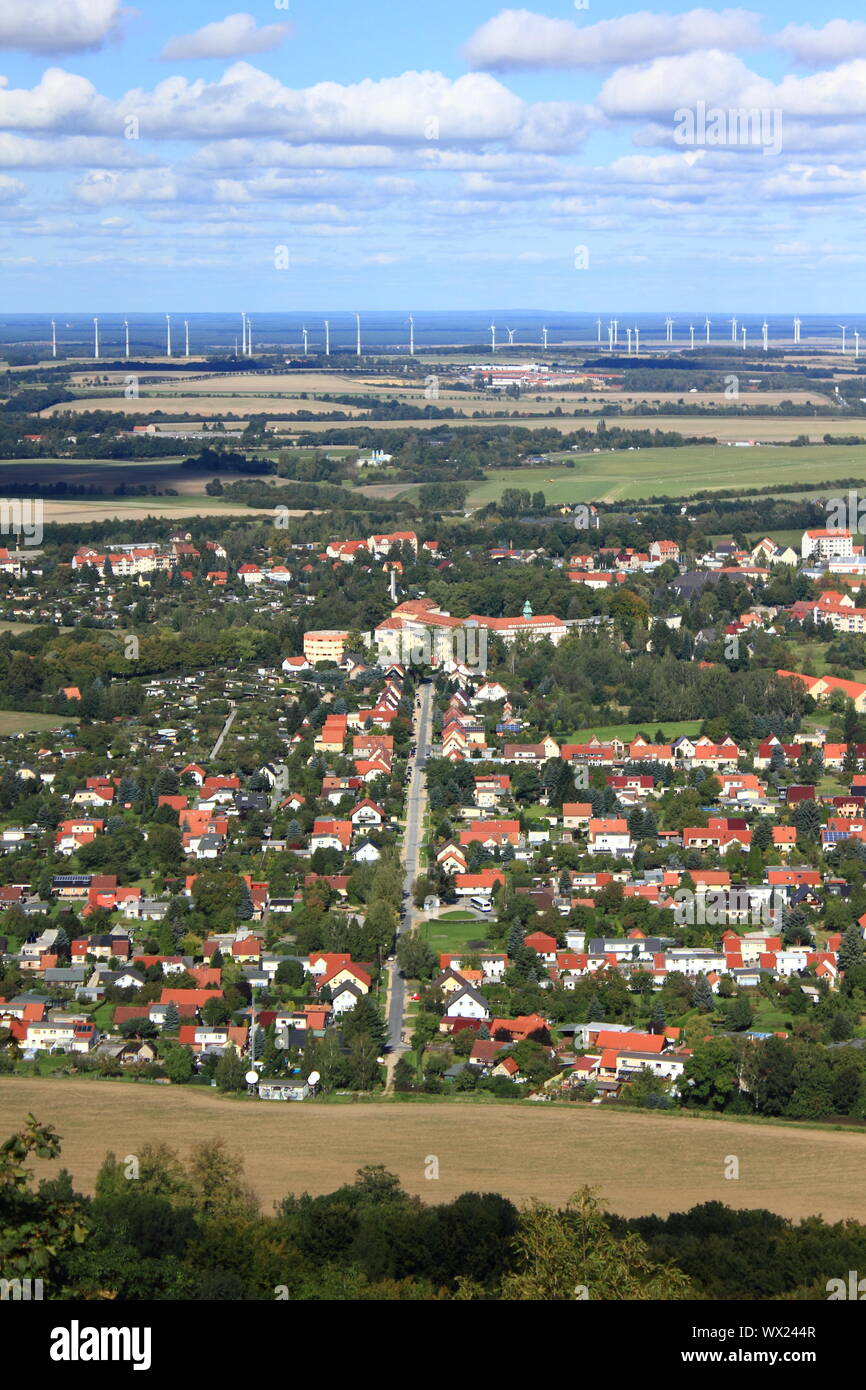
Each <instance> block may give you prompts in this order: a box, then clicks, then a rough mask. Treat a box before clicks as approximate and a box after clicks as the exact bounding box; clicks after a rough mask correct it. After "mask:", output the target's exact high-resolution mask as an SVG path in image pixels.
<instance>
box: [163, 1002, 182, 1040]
mask: <svg viewBox="0 0 866 1390" xmlns="http://www.w3.org/2000/svg"><path fill="white" fill-rule="evenodd" d="M164 1027H165V1030H166V1032H168V1033H176V1032H177V1030H178V1028H179V1027H180V1014H179V1013H178V1011H177V1004H175V1002H174V1000H173V999H170V1000H169V1001H168V1008H167V1009H166V1011H165V1022H164Z"/></svg>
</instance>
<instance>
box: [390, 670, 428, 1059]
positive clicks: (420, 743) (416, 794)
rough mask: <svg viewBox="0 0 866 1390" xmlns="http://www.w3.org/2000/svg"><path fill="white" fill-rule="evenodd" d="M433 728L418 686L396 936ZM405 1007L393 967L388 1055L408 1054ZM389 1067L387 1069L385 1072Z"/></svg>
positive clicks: (408, 886)
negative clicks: (389, 1047) (404, 1037)
mask: <svg viewBox="0 0 866 1390" xmlns="http://www.w3.org/2000/svg"><path fill="white" fill-rule="evenodd" d="M432 729H433V686H432V684H431V685H422V686H421V709H420V711H419V712H418V713H417V714H416V715H415V720H414V731H415V757H414V758H413V760H412V762H411V764H410V768H411V772H410V777H409V790H408V793H407V796H406V833H405V835H404V837H403V863H404V866H405V869H406V876H405V879H404V881H403V889H404V892H406V893H408V894H409V896H408V898H406V899H404V902H403V913H402V916H401V918H400V925H399V926H398V928H397V935H398V936H399V935H401V934H402V933H403V932H404V931H411V929H412V925H413V922H414V920H415V917H416V915H420V914H416V912H415V907H414V904H413V902H412V887H413V884H414V883H415V879H416V878H417V877H418V873H419V869H420V856H421V845H422V842H423V838H424V834H423V826H424V807H425V805H426V801H427V793H426V788H425V785H424V772H423V768H424V764H425V763H426V761H427V748H428V747H429V744H430V738H431V734H432ZM405 1007H406V982H405V980H404V979H403V976H402V975H401V974H400V972H399V970H398V969H397V967H396V965H394V966H392V967H391V990H390V996H389V1000H388V1041H389V1043H390V1046H391V1053H390V1056H391V1058H393V1059H394V1060H396V1056H395V1054H399V1053H401V1052H406V1051H408V1047H409V1044H408V1043H404V1042H403V1040H402V1035H403V1014H404V1011H405ZM390 1070H391V1067H389V1072H390Z"/></svg>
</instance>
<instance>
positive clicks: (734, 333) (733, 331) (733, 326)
mask: <svg viewBox="0 0 866 1390" xmlns="http://www.w3.org/2000/svg"><path fill="white" fill-rule="evenodd" d="M730 325H731V342H732V343H735V342H736V341H737V320H736V319H731V320H730Z"/></svg>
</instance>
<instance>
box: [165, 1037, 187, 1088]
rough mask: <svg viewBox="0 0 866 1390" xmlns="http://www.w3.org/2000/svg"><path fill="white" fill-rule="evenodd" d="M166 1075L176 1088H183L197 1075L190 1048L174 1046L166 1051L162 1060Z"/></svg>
mask: <svg viewBox="0 0 866 1390" xmlns="http://www.w3.org/2000/svg"><path fill="white" fill-rule="evenodd" d="M162 1065H163V1067H164V1069H165V1074H166V1076H167V1077H168V1078H169V1080H170V1081H173V1082H174V1084H175V1085H176V1086H181V1085H183V1083H184V1082H185V1081H189V1080H190V1078H191V1077H192V1076H194V1075H195V1059H194V1057H193V1054H192V1051H191V1050H190V1048H188V1047H180V1046H178V1045H177V1044H172V1045H171V1046H170V1047H168V1048H167V1049H166V1053H165V1056H164V1057H163V1059H162Z"/></svg>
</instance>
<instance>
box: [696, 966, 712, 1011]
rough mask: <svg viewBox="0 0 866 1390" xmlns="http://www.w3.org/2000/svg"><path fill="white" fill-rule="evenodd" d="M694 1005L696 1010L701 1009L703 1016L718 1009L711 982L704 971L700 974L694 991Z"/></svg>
mask: <svg viewBox="0 0 866 1390" xmlns="http://www.w3.org/2000/svg"><path fill="white" fill-rule="evenodd" d="M692 1004H693V1005H694V1007H695V1008H696V1009H700V1011H701V1013H703V1014H708V1013H712V1012H713V1010H714V1008H715V1007H716V1005H715V1000H714V998H713V991H712V988H711V986H710V982H709V980H708V979H707V977H706V975H705V974H704V973H703V971H701V972H700V974H699V975H698V976H697V979H696V980H695V987H694V990H693V991H692Z"/></svg>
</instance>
